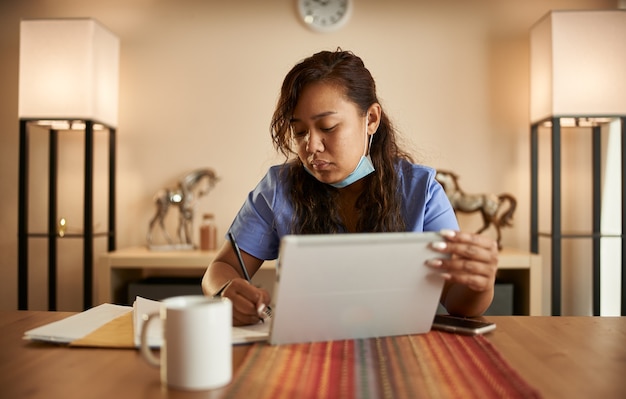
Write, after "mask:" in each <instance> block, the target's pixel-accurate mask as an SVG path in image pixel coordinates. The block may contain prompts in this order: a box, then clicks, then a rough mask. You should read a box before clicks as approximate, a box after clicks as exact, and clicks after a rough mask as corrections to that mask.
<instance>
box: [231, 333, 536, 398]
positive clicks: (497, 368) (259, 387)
mask: <svg viewBox="0 0 626 399" xmlns="http://www.w3.org/2000/svg"><path fill="white" fill-rule="evenodd" d="M223 397H224V398H267V399H270V398H271V399H277V398H358V399H363V398H429V399H430V398H481V399H485V398H539V397H540V395H539V393H538V392H537V391H536V390H535V389H534V388H532V387H531V386H529V385H528V384H527V383H526V382H525V381H524V380H523V379H522V378H521V377H520V376H519V375H518V374H517V373H516V372H515V370H513V369H512V368H511V366H510V365H509V364H508V363H507V362H506V361H505V360H504V359H503V358H502V357H501V355H500V354H499V352H498V351H497V350H496V349H495V348H494V347H493V345H491V343H490V342H489V341H488V340H487V339H486V338H485V337H483V336H464V335H457V334H449V333H444V332H439V331H431V332H429V333H428V334H422V335H411V336H398V337H385V338H369V339H357V340H345V341H330V342H318V343H307V344H291V345H277V346H271V345H269V344H267V343H256V344H254V345H253V346H252V348H250V351H249V352H248V354H247V357H246V359H245V360H244V362H243V364H242V366H241V367H240V369H239V370H238V372H237V374H236V375H235V376H234V378H233V381H232V382H231V384H230V385H229V386H228V387H227V388H226V391H225V393H224V396H223Z"/></svg>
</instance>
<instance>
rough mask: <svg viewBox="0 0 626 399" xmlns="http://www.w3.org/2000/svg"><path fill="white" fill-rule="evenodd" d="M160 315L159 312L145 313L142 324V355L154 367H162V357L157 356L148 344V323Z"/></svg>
mask: <svg viewBox="0 0 626 399" xmlns="http://www.w3.org/2000/svg"><path fill="white" fill-rule="evenodd" d="M159 316H160V315H159V314H158V313H152V314H149V315H144V316H143V319H144V320H143V324H142V325H141V345H140V347H139V348H140V349H141V355H142V356H143V358H144V359H145V361H146V362H148V364H150V365H151V366H154V367H161V358H160V357H157V356H155V355H154V353H153V352H152V350H151V349H150V346H148V324H149V323H150V322H151V321H152V320H154V319H155V318H158V317H159Z"/></svg>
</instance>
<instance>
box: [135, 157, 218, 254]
mask: <svg viewBox="0 0 626 399" xmlns="http://www.w3.org/2000/svg"><path fill="white" fill-rule="evenodd" d="M218 180H219V178H218V177H217V176H216V175H215V172H214V171H213V170H211V169H208V168H206V169H197V170H194V171H192V172H191V173H189V174H187V175H185V176H183V178H182V179H180V180H179V181H178V184H177V185H176V187H175V188H164V189H161V190H159V191H158V192H157V193H156V194H155V196H154V202H155V204H156V207H157V210H156V213H155V215H154V217H152V219H151V220H150V227H149V229H148V237H147V238H148V246H149V247H152V230H153V229H154V226H155V225H156V224H157V223H158V225H159V226H160V227H161V231H162V232H163V235H164V236H165V240H166V241H167V243H168V244H169V245H170V246H174V245H175V244H174V242H173V240H172V238H171V237H170V235H169V234H168V232H167V230H166V229H165V217H166V216H167V211H168V210H169V207H170V205H176V206H177V207H178V211H179V212H178V239H179V243H180V244H179V245H178V246H180V247H185V248H193V238H192V237H193V236H192V232H193V206H194V204H195V202H196V195H197V198H198V199H199V198H201V197H203V196H204V195H206V194H208V193H209V191H211V189H213V187H214V186H215V184H216V183H217V181H218ZM203 182H204V183H205V184H204V185H201V186H199V185H200V184H201V183H203ZM198 186H199V187H198Z"/></svg>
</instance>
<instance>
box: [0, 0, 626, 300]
mask: <svg viewBox="0 0 626 399" xmlns="http://www.w3.org/2000/svg"><path fill="white" fill-rule="evenodd" d="M293 4H294V2H293V1H292V0H282V1H281V0H267V1H258V0H239V1H236V2H227V1H217V0H178V1H176V0H134V1H128V0H106V1H105V0H93V1H84V0H55V1H51V0H47V1H46V0H29V1H17V0H13V1H11V0H8V1H3V2H1V4H0V54H1V59H2V62H1V63H0V87H2V90H1V91H0V131H1V133H0V141H1V145H0V151H1V157H0V165H1V169H0V186H1V187H0V188H1V193H2V194H1V195H2V199H3V201H4V206H2V207H0V220H1V222H2V224H1V226H2V228H0V254H1V257H0V309H14V308H16V307H17V287H16V285H17V284H16V281H17V239H16V236H17V176H18V170H17V167H18V124H17V96H18V92H17V77H18V73H17V71H18V47H19V21H20V19H21V18H53V17H93V18H96V19H98V20H99V21H100V22H102V23H103V24H104V25H105V26H107V27H108V28H110V29H111V30H112V31H113V32H115V33H116V34H117V35H118V36H119V37H120V38H121V43H122V54H121V78H120V112H119V114H120V122H119V136H118V137H119V139H118V149H117V154H118V163H117V171H118V172H117V178H118V186H117V188H118V194H117V209H118V215H117V223H118V230H117V245H118V248H123V247H129V246H137V245H144V244H145V234H146V230H147V224H148V221H149V219H150V217H151V216H152V213H153V205H152V202H151V198H152V196H153V194H154V193H155V192H156V191H157V190H158V189H159V188H161V187H163V186H165V185H170V184H172V183H173V182H174V180H175V179H176V178H177V177H179V176H180V175H182V174H184V173H186V172H188V171H190V170H191V169H194V168H198V167H212V168H214V169H215V170H216V171H217V173H218V174H219V175H220V176H221V179H222V180H221V181H220V182H219V184H218V186H217V187H216V188H215V190H214V191H213V192H211V193H210V195H209V196H208V197H205V198H203V199H202V200H201V201H200V202H199V203H198V204H197V207H196V216H199V215H201V214H202V213H203V212H206V211H209V212H213V213H215V214H216V218H217V223H218V227H219V230H220V232H221V233H223V232H225V231H226V229H227V228H228V226H229V224H230V221H231V220H232V218H233V216H234V215H235V213H236V212H237V210H238V208H239V207H240V205H241V203H242V201H243V200H244V197H245V195H246V194H247V193H248V191H249V190H250V189H251V188H253V186H254V185H255V184H256V182H257V181H258V179H259V178H260V177H261V176H262V175H263V174H264V172H265V170H266V169H267V167H268V166H270V165H271V164H273V163H275V162H276V157H275V155H274V153H273V149H272V147H271V145H270V140H269V133H268V124H269V119H270V116H271V113H272V110H273V106H274V103H275V100H276V97H277V93H278V89H279V85H280V83H281V81H282V78H283V76H284V75H285V73H286V72H287V71H288V70H289V69H290V68H291V66H293V64H294V63H295V62H297V61H298V60H300V59H301V58H303V57H306V56H308V55H310V54H312V53H313V52H316V51H318V50H322V49H334V48H336V47H337V46H341V47H342V48H344V49H349V50H352V51H354V52H356V53H357V54H358V55H360V56H361V57H362V58H363V59H364V61H365V63H366V65H368V67H369V68H370V70H371V71H372V73H373V75H374V77H375V78H376V79H377V83H378V87H379V94H380V97H381V99H382V101H383V106H384V107H385V108H386V111H387V112H388V113H389V114H390V115H391V116H392V118H393V119H394V120H395V122H396V124H397V126H398V127H399V128H400V130H401V131H402V133H403V134H404V137H405V138H406V141H407V142H408V143H409V144H410V146H411V148H412V149H413V150H414V153H415V154H416V155H417V156H418V158H419V159H421V160H422V161H423V163H426V164H428V165H431V166H434V167H440V168H447V169H452V170H455V171H457V172H458V173H459V174H460V175H461V176H462V180H461V182H462V185H463V188H464V189H465V190H466V191H471V192H482V191H484V192H494V193H499V192H505V191H506V192H510V193H512V194H514V195H515V196H516V197H517V198H518V200H519V207H518V211H517V214H516V221H515V226H514V227H513V228H510V229H507V230H505V232H504V240H503V242H504V244H505V245H507V246H514V247H519V248H523V249H527V248H528V241H529V240H528V236H529V225H528V220H527V219H528V214H529V204H528V199H529V190H528V187H529V166H528V164H529V162H528V158H529V149H528V142H529V138H528V86H529V84H528V32H529V28H530V26H531V25H532V24H533V23H534V22H535V21H536V20H538V19H539V18H540V17H541V16H542V15H544V14H545V13H546V12H547V11H549V10H550V9H559V8H561V9H563V8H567V9H575V8H614V7H615V6H616V2H615V1H601V0H586V1H584V0H571V1H566V0H560V1H559V0H527V1H501V0H475V1H461V0H458V1H426V0H422V1H419V0H387V1H384V2H382V1H378V0H355V7H354V13H353V15H352V19H351V21H350V22H349V24H348V25H347V26H345V27H344V28H343V29H342V30H340V31H339V32H336V33H330V34H316V33H312V32H310V31H308V30H307V29H306V28H304V27H303V26H302V25H301V24H300V23H299V22H298V20H297V18H296V13H295V8H294V5H293ZM67 168H68V167H66V169H67ZM67 173H70V172H67ZM72 190H77V191H80V187H78V189H76V187H72V186H69V187H68V188H67V190H66V191H67V192H70V194H71V192H72ZM67 212H68V213H71V210H68V211H67ZM35 215H36V217H34V220H35V221H34V222H33V223H37V220H39V223H41V222H40V221H41V220H42V218H45V212H44V213H41V212H40V213H36V212H35ZM476 217H478V216H476ZM98 221H99V220H98V217H97V218H96V223H97V222H98ZM102 222H104V221H103V220H102ZM477 223H478V221H477V220H476V219H475V218H470V219H463V220H462V224H463V225H464V226H465V227H466V228H472V229H473V228H474V227H475V225H476V224H477ZM63 245H70V244H67V243H64V244H63ZM37 251H40V253H41V256H40V257H39V260H40V262H39V264H38V265H35V266H36V267H37V268H38V269H36V270H35V271H33V273H32V276H31V282H32V287H31V291H32V293H31V304H32V305H31V307H32V308H35V309H38V308H39V309H43V308H45V306H46V305H45V283H44V281H45V280H44V279H43V278H42V275H43V273H44V270H45V261H44V260H43V257H44V256H45V246H42V245H39V246H38V247H37ZM68 254H71V251H69V250H68ZM74 258H75V257H72V256H71V255H70V256H69V259H67V260H66V261H64V262H63V263H64V264H63V265H62V267H63V270H64V271H63V272H62V279H63V282H62V288H61V291H62V293H61V294H60V296H61V297H60V299H59V305H60V307H61V308H62V309H64V310H65V309H66V310H77V309H80V306H81V303H82V302H81V299H80V298H81V296H80V288H78V287H80V284H81V283H80V272H79V271H80V260H79V259H78V260H76V259H74ZM35 263H38V262H37V261H36V260H35ZM547 287H548V286H547V285H546V288H547ZM545 297H546V298H547V297H548V296H547V295H545Z"/></svg>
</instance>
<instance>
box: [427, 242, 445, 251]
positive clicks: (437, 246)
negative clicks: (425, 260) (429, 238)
mask: <svg viewBox="0 0 626 399" xmlns="http://www.w3.org/2000/svg"><path fill="white" fill-rule="evenodd" d="M430 245H431V247H433V249H446V248H448V244H447V243H445V242H443V241H436V242H433V243H432V244H430Z"/></svg>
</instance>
